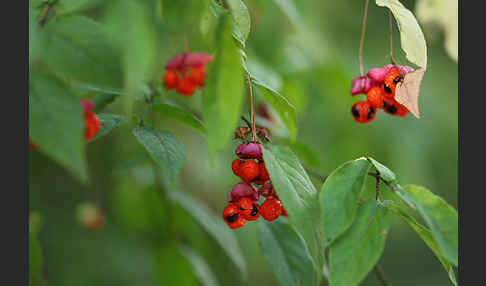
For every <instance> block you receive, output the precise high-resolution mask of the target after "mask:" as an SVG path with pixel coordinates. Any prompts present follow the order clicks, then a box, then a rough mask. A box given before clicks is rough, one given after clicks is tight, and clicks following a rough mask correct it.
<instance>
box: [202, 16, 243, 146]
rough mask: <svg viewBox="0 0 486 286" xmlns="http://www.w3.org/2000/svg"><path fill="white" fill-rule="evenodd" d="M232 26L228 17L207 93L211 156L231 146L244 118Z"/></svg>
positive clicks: (205, 111) (221, 29) (221, 23)
mask: <svg viewBox="0 0 486 286" xmlns="http://www.w3.org/2000/svg"><path fill="white" fill-rule="evenodd" d="M231 26H232V25H231V21H230V19H229V18H228V17H227V16H223V17H221V18H220V19H219V24H218V28H217V31H216V37H217V39H216V50H215V53H214V59H213V61H212V63H210V67H209V70H208V78H207V82H205V87H204V90H203V119H204V122H205V125H206V130H207V133H208V135H207V140H208V149H209V153H210V154H214V153H215V152H216V151H218V150H221V149H223V148H224V147H225V146H226V145H227V144H228V141H229V140H230V138H231V136H232V134H233V132H234V128H235V127H236V125H237V123H238V121H239V118H240V114H241V104H242V100H243V91H244V89H243V87H244V86H243V73H242V68H241V60H240V54H239V52H238V49H237V47H236V46H235V43H234V41H233V39H232V37H231V29H232V27H231Z"/></svg>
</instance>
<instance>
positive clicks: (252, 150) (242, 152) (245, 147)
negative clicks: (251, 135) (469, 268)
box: [235, 142, 262, 160]
mask: <svg viewBox="0 0 486 286" xmlns="http://www.w3.org/2000/svg"><path fill="white" fill-rule="evenodd" d="M235 153H236V156H238V157H240V158H241V159H259V160H261V159H262V150H261V147H260V144H257V143H254V142H250V143H248V144H240V145H239V146H238V148H236V150H235Z"/></svg>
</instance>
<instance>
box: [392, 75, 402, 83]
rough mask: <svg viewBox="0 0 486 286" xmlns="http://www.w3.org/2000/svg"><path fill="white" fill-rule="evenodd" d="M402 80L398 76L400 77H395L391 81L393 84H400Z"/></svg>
mask: <svg viewBox="0 0 486 286" xmlns="http://www.w3.org/2000/svg"><path fill="white" fill-rule="evenodd" d="M402 80H403V76H401V75H400V76H397V77H396V78H395V79H394V80H393V82H394V83H399V82H401V81H402Z"/></svg>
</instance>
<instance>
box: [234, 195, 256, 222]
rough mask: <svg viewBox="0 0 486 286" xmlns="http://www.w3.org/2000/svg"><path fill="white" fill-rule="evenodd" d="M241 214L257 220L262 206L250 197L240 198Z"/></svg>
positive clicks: (248, 218) (246, 217)
mask: <svg viewBox="0 0 486 286" xmlns="http://www.w3.org/2000/svg"><path fill="white" fill-rule="evenodd" d="M238 207H239V208H240V216H242V217H244V218H245V219H247V220H256V219H257V218H258V217H259V216H260V207H259V206H258V205H257V204H255V203H254V202H253V201H252V200H251V199H249V198H240V199H239V200H238Z"/></svg>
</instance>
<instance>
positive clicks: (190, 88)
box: [177, 76, 196, 96]
mask: <svg viewBox="0 0 486 286" xmlns="http://www.w3.org/2000/svg"><path fill="white" fill-rule="evenodd" d="M195 89H196V85H195V84H194V83H193V82H192V81H191V80H190V79H189V77H187V76H183V77H182V78H181V79H180V80H179V82H178V83H177V92H179V93H180V94H182V95H187V96H191V95H192V94H193V93H194V90H195Z"/></svg>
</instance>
